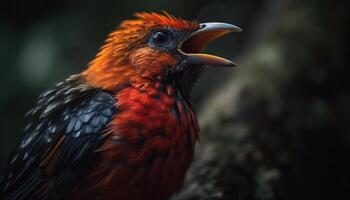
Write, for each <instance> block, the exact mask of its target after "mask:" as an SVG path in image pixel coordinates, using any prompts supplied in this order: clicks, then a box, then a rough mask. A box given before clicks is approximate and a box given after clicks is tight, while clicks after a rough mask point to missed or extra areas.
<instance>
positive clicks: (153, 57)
mask: <svg viewBox="0 0 350 200" xmlns="http://www.w3.org/2000/svg"><path fill="white" fill-rule="evenodd" d="M135 16H136V17H137V18H136V19H133V20H126V21H123V22H122V23H121V24H120V26H119V27H118V28H117V29H116V30H115V31H114V32H112V33H111V34H110V35H109V37H108V39H107V40H106V43H105V45H104V46H103V47H102V48H101V51H100V52H99V53H98V55H97V56H96V58H95V59H94V60H93V61H92V62H91V63H90V66H89V68H88V69H87V70H86V71H84V72H83V75H84V77H85V78H86V80H87V82H88V83H89V84H91V85H94V86H97V87H101V88H103V89H107V90H113V89H115V88H118V87H120V85H123V84H133V85H135V86H140V87H141V86H143V85H145V84H151V83H159V82H161V83H164V82H172V83H173V84H181V85H183V86H184V87H190V85H192V82H193V81H194V80H196V79H197V76H198V74H199V72H200V71H201V69H202V68H203V67H204V66H207V65H210V66H235V63H234V62H232V61H230V60H227V59H224V58H221V57H218V56H214V55H209V54H203V53H200V52H201V51H202V50H203V49H204V48H205V47H206V46H207V45H208V44H209V43H210V42H211V41H213V40H214V39H216V38H218V37H220V36H222V35H224V34H226V33H229V32H238V31H241V29H240V28H238V27H236V26H234V25H231V24H226V23H201V24H199V23H196V22H191V21H186V20H183V19H177V18H175V17H173V16H171V15H169V14H167V13H164V15H160V14H156V13H137V14H136V15H135Z"/></svg>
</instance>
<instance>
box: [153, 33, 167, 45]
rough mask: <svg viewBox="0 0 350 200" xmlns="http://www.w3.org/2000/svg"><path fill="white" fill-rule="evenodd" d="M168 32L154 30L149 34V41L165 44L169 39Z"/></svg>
mask: <svg viewBox="0 0 350 200" xmlns="http://www.w3.org/2000/svg"><path fill="white" fill-rule="evenodd" d="M169 39H170V34H169V33H168V32H166V31H156V32H154V33H153V34H152V36H151V41H152V43H154V44H158V45H159V44H165V43H167V42H168V41H169Z"/></svg>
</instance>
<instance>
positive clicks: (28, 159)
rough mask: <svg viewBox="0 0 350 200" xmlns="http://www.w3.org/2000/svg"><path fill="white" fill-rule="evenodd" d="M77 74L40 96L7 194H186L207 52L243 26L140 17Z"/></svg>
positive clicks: (11, 166) (147, 198)
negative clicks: (195, 99)
mask: <svg viewBox="0 0 350 200" xmlns="http://www.w3.org/2000/svg"><path fill="white" fill-rule="evenodd" d="M135 16H136V17H137V18H136V19H133V20H126V21H123V22H122V23H121V24H120V26H119V27H118V28H117V29H116V30H115V31H114V32H112V33H111V34H110V35H109V36H108V39H107V40H106V43H105V44H104V45H103V47H102V48H101V51H100V52H99V53H98V54H97V56H96V58H95V59H94V60H93V61H92V62H91V63H90V64H89V66H88V68H87V69H86V70H85V71H83V72H82V73H80V74H78V75H73V76H71V77H69V78H68V79H66V80H65V81H63V82H60V83H58V84H57V85H56V86H54V87H53V88H52V89H50V90H48V91H46V92H44V93H43V94H41V95H40V96H39V98H38V100H37V103H36V105H35V106H34V107H33V108H32V109H31V110H30V111H29V112H28V113H27V114H26V119H27V126H26V127H25V129H24V135H23V138H22V140H21V142H20V144H19V145H18V147H17V149H16V151H15V152H14V154H13V155H12V156H11V157H10V159H9V163H8V167H7V169H6V170H5V173H4V175H3V177H2V180H1V182H0V191H1V193H0V199H8V200H17V199H25V200H28V199H99V200H104V199H106V200H107V199H120V200H139V199H144V200H164V199H168V198H169V197H170V196H171V195H172V194H173V193H174V192H176V191H179V190H180V188H181V185H182V183H183V180H184V177H185V175H186V171H187V169H188V168H189V166H190V164H191V161H192V159H193V154H194V147H195V144H196V141H197V140H198V132H199V128H198V124H197V119H196V115H195V112H194V109H193V107H192V105H191V101H190V91H191V88H192V85H193V83H194V82H195V81H196V79H197V78H198V76H199V74H200V73H201V71H203V69H204V68H205V66H207V65H215V66H234V65H235V63H233V62H232V61H229V60H227V59H224V58H220V57H217V56H213V55H208V54H202V53H200V51H201V50H202V49H203V48H205V47H206V45H207V44H208V43H209V42H211V41H212V40H214V39H215V38H217V37H219V36H222V35H224V34H226V33H229V32H235V31H241V29H240V28H238V27H236V26H233V25H231V24H226V23H203V24H198V23H196V22H191V21H185V20H182V19H176V18H175V17H173V16H171V15H169V14H167V13H165V14H163V15H160V14H155V13H137V14H136V15H135Z"/></svg>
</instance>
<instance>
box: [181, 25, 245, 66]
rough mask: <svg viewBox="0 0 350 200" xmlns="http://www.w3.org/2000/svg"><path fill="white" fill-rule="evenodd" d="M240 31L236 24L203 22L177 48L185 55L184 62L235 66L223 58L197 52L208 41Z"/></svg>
mask: <svg viewBox="0 0 350 200" xmlns="http://www.w3.org/2000/svg"><path fill="white" fill-rule="evenodd" d="M240 31H242V30H241V29H240V28H238V27H237V26H234V25H231V24H226V23H203V24H200V29H199V30H197V31H195V32H194V33H192V34H191V35H190V36H189V37H188V38H187V39H186V40H185V41H183V42H182V43H181V44H180V45H179V50H180V51H181V52H182V53H183V54H184V55H185V56H186V62H187V63H188V64H194V65H215V66H236V65H237V64H236V63H234V62H233V61H230V60H228V59H225V58H221V57H218V56H214V55H209V54H204V53H199V52H200V51H202V50H203V49H204V48H205V47H206V46H207V45H208V44H209V43H210V42H212V41H213V40H215V39H216V38H218V37H220V36H222V35H225V34H227V33H230V32H240Z"/></svg>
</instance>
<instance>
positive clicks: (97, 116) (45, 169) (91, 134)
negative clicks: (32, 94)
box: [0, 77, 117, 200]
mask: <svg viewBox="0 0 350 200" xmlns="http://www.w3.org/2000/svg"><path fill="white" fill-rule="evenodd" d="M116 112H117V108H116V106H115V100H114V98H113V97H112V96H111V95H110V94H108V93H106V92H104V91H101V90H98V89H89V88H86V87H85V86H84V84H82V83H81V81H80V80H79V79H77V78H75V77H74V78H70V79H67V80H66V81H65V82H62V83H59V84H57V85H56V87H55V88H54V89H52V90H49V91H47V92H45V93H43V94H42V95H41V96H40V97H39V99H38V102H37V105H36V106H35V107H34V108H33V109H32V110H31V111H29V112H28V114H27V118H28V119H29V120H28V125H27V127H26V128H25V132H24V137H23V139H22V141H21V143H20V144H19V146H18V147H17V149H16V151H15V152H14V154H13V156H12V157H10V158H11V159H10V160H9V164H8V168H7V170H6V171H5V173H4V176H3V177H2V181H1V182H0V199H11V200H16V199H55V197H58V196H62V193H63V194H64V193H67V192H68V191H69V190H72V189H73V187H74V185H75V183H76V182H77V181H78V179H79V177H81V176H82V175H83V174H84V172H85V171H86V170H87V169H88V168H89V167H91V166H92V164H93V162H96V159H98V153H97V152H96V151H95V150H96V149H98V148H99V147H100V146H101V145H102V143H103V142H104V141H105V139H106V137H107V133H108V124H109V122H110V121H111V119H112V117H113V116H114V114H115V113H116Z"/></svg>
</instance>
